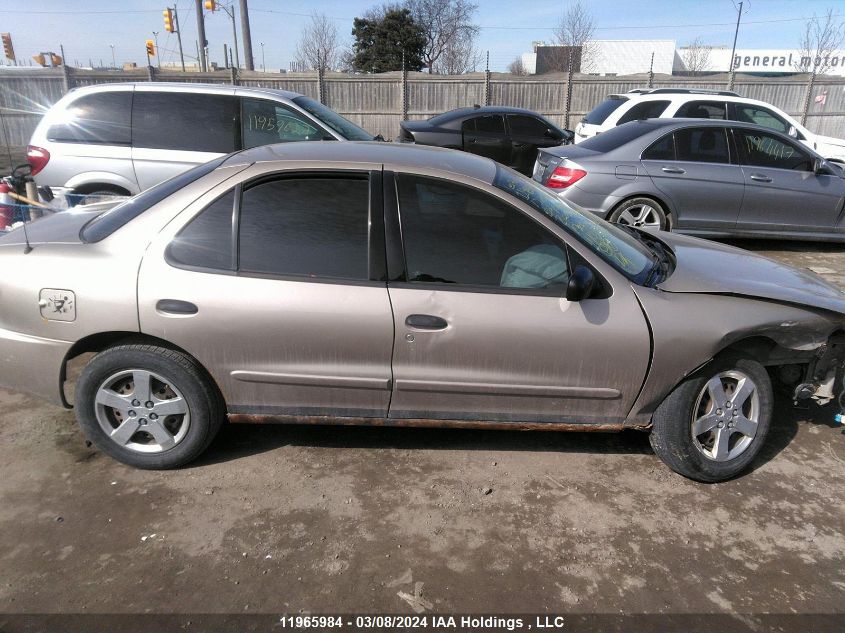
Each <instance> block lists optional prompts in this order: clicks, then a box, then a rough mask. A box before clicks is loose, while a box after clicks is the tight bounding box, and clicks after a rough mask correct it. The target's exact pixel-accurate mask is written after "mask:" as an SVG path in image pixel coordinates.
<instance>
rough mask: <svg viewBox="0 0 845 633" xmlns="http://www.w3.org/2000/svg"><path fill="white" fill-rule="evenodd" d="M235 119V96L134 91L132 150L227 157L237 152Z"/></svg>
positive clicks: (236, 115)
mask: <svg viewBox="0 0 845 633" xmlns="http://www.w3.org/2000/svg"><path fill="white" fill-rule="evenodd" d="M237 118H238V100H237V98H235V97H234V96H229V95H215V94H202V93H191V92H185V93H180V92H158V91H156V92H147V91H136V92H135V99H134V103H133V106H132V132H133V137H132V146H133V147H145V148H151V149H171V150H185V151H194V152H215V153H220V154H228V153H229V152H233V151H235V149H237V143H236V137H237V132H238V130H237Z"/></svg>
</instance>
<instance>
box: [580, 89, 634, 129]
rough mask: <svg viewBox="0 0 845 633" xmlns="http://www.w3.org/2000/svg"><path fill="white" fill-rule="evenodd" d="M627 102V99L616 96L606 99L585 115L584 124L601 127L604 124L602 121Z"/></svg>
mask: <svg viewBox="0 0 845 633" xmlns="http://www.w3.org/2000/svg"><path fill="white" fill-rule="evenodd" d="M627 100H628V97H622V96H616V95H614V96H612V97H608V98H607V99H605V100H604V101H602V102H601V103H600V104H598V105H597V106H596V107H595V108H593V109H592V110H590V111H589V112H588V113H587V115H586V116H585V117H584V123H591V124H592V125H601V124H602V123H604V120H605V119H606V118H607V117H609V116H610V113H611V112H613V111H614V110H615V109H616V108H618V107H619V106H621V105H622V104H623V103H625V102H626V101H627Z"/></svg>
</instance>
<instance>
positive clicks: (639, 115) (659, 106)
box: [616, 101, 669, 125]
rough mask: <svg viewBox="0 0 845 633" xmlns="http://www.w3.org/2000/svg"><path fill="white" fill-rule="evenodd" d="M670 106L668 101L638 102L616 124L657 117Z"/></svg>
mask: <svg viewBox="0 0 845 633" xmlns="http://www.w3.org/2000/svg"><path fill="white" fill-rule="evenodd" d="M668 107H669V102H668V101H643V102H641V103H638V104H636V105H634V106H631V108H630V109H629V110H628V111H627V112H626V113H625V114H623V115H622V116H621V117H619V121H617V123H616V125H622V124H623V123H627V122H628V121H638V120H640V119H656V118H658V117H660V115H661V114H663V112H664V111H665V110H666V108H668Z"/></svg>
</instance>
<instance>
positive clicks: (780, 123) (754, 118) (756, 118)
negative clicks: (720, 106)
mask: <svg viewBox="0 0 845 633" xmlns="http://www.w3.org/2000/svg"><path fill="white" fill-rule="evenodd" d="M735 107H736V120H737V121H742V122H743V123H754V124H755V125H762V126H763V127H767V128H769V129H770V130H774V131H775V132H780V133H782V134H787V133H788V132H789V128H790V127H792V126H791V125H790V124H789V123H787V122H786V121H784V120H783V119H781V118H780V117H779V116H777V115H776V114H775V113H774V112H771V111H769V110H766V109H765V108H758V107H757V106H752V105H744V104H741V103H737V104H736V106H735Z"/></svg>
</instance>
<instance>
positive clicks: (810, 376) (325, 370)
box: [0, 143, 845, 481]
mask: <svg viewBox="0 0 845 633" xmlns="http://www.w3.org/2000/svg"><path fill="white" fill-rule="evenodd" d="M400 226H401V230H400ZM0 264H2V266H3V269H4V270H13V271H15V274H14V275H5V276H4V277H3V279H2V280H0V297H2V302H3V309H2V310H0V383H2V384H3V385H4V386H6V387H9V388H12V389H18V390H23V391H31V392H33V393H36V394H38V395H40V396H43V397H45V398H49V399H51V400H53V401H54V402H57V403H59V402H62V403H65V405H67V400H66V396H65V394H64V391H63V383H64V380H65V377H66V375H67V372H66V367H67V363H68V361H69V360H70V359H73V358H75V357H77V356H79V355H80V354H83V353H85V352H94V353H95V355H94V356H93V358H91V359H90V360H88V362H87V364H86V365H85V367H84V369H82V372H81V375H80V377H79V379H78V380H77V382H76V389H75V397H74V408H75V411H76V415H77V419H78V420H79V424H80V425H81V427H82V429H83V431H84V433H85V435H86V436H87V437H88V438H89V439H90V440H91V441H92V442H93V443H94V444H95V445H96V446H97V447H99V448H100V449H101V450H102V451H104V452H105V453H108V454H109V455H111V456H112V457H114V458H116V459H118V460H120V461H123V462H125V463H127V464H132V465H134V466H138V467H141V468H169V467H175V466H179V465H181V464H184V463H186V462H188V461H190V460H192V459H194V458H196V457H197V456H198V455H199V454H200V453H202V452H203V450H204V449H205V448H206V447H207V446H208V444H209V442H211V440H212V439H213V438H214V436H215V435H216V434H217V431H218V430H219V428H220V425H221V423H222V421H223V420H224V418H225V417H226V415H227V414H228V419H229V420H230V421H231V422H290V423H318V424H324V423H339V424H379V425H385V424H386V425H396V426H448V427H460V426H465V427H486V428H498V429H550V430H583V431H609V430H621V429H624V428H635V429H650V433H651V442H652V446H653V447H654V450H655V451H656V453H657V454H658V455H659V456H660V457H661V459H663V460H664V461H665V462H666V463H667V464H668V465H669V466H670V467H671V468H673V469H674V470H676V471H678V472H680V473H682V474H684V475H686V476H688V477H692V478H694V479H699V480H702V481H718V480H722V479H725V478H727V477H731V476H733V475H735V474H737V473H739V472H740V471H741V470H743V469H744V468H745V467H747V466H748V465H749V464H750V463H751V461H752V460H753V459H754V456H755V455H756V454H757V452H758V451H759V449H760V447H761V445H762V444H763V441H764V439H765V436H766V432H767V430H768V427H769V424H770V421H771V417H772V386H771V381H770V377H769V373H768V371H767V369H768V370H771V371H776V370H777V368H778V366H788V367H787V369H788V371H787V372H785V374H786V375H789V374H793V375H794V376H793V378H794V382H795V383H800V384H797V385H796V386H795V393H796V394H797V396H796V397H809V396H814V397H816V398H817V399H818V400H819V401H820V402H826V401H828V400H830V399H831V398H832V397H833V391H832V389H833V384H834V379H835V375H836V370H837V368H838V367H840V366H841V365H842V364H843V350H844V349H845V338H843V330H842V328H843V325H845V294H843V293H842V292H840V291H839V290H838V289H837V288H835V287H834V286H832V285H830V284H828V283H826V282H825V281H823V280H822V279H821V278H820V277H818V276H815V275H813V274H812V273H810V272H809V271H799V270H796V269H794V268H791V267H788V266H785V265H783V264H778V263H775V262H773V261H771V260H768V259H766V258H763V257H760V256H757V255H754V254H751V253H747V252H745V251H742V250H739V249H736V248H732V247H729V246H723V245H718V244H713V243H710V242H705V241H701V240H698V239H696V238H690V237H684V236H680V235H675V234H670V233H661V234H659V235H658V234H652V233H649V232H641V231H637V230H634V229H630V228H623V227H620V226H618V225H613V224H608V223H606V222H604V221H602V220H600V219H598V218H596V217H595V216H593V215H591V214H587V213H583V212H580V211H577V210H575V209H573V208H572V207H570V206H568V205H567V204H566V203H565V202H564V201H563V200H561V199H560V198H559V197H557V196H555V195H553V194H552V193H550V192H549V191H548V190H547V189H544V188H543V187H541V186H540V185H538V184H537V183H536V182H534V181H532V180H530V179H528V178H525V177H523V176H521V175H519V174H517V173H516V172H514V171H513V170H510V169H508V168H506V167H504V166H501V165H497V164H496V163H494V162H493V161H491V160H488V159H485V158H481V157H478V156H472V155H470V154H466V153H462V152H455V151H451V150H445V149H438V148H426V147H407V146H402V145H398V144H392V143H391V144H386V143H290V144H283V145H273V146H267V147H257V148H253V149H251V150H246V151H244V152H240V153H237V154H233V155H230V156H227V157H223V158H218V159H216V160H212V161H210V162H208V163H206V164H205V165H202V166H200V167H196V168H194V169H192V170H190V171H187V172H185V173H183V174H181V175H179V176H176V177H175V178H173V179H171V180H168V181H166V182H165V183H162V184H160V185H158V186H156V187H154V188H152V189H149V190H147V191H146V192H144V193H142V194H140V195H138V196H136V197H134V198H131V199H130V200H128V201H126V202H124V203H122V204H120V205H118V206H114V207H113V208H112V209H110V210H108V211H105V212H103V211H102V209H100V210H96V211H87V210H84V207H83V208H82V210H79V211H76V212H74V211H69V212H65V213H57V214H55V215H53V216H52V217H48V218H45V219H41V220H37V221H36V222H34V223H32V224H31V225H30V226H29V227H28V233H25V232H24V231H22V230H21V229H17V230H14V231H12V232H11V233H8V234H6V235H3V236H0ZM233 297H237V301H233V300H232V298H233ZM798 369H800V371H797V370H798Z"/></svg>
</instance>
